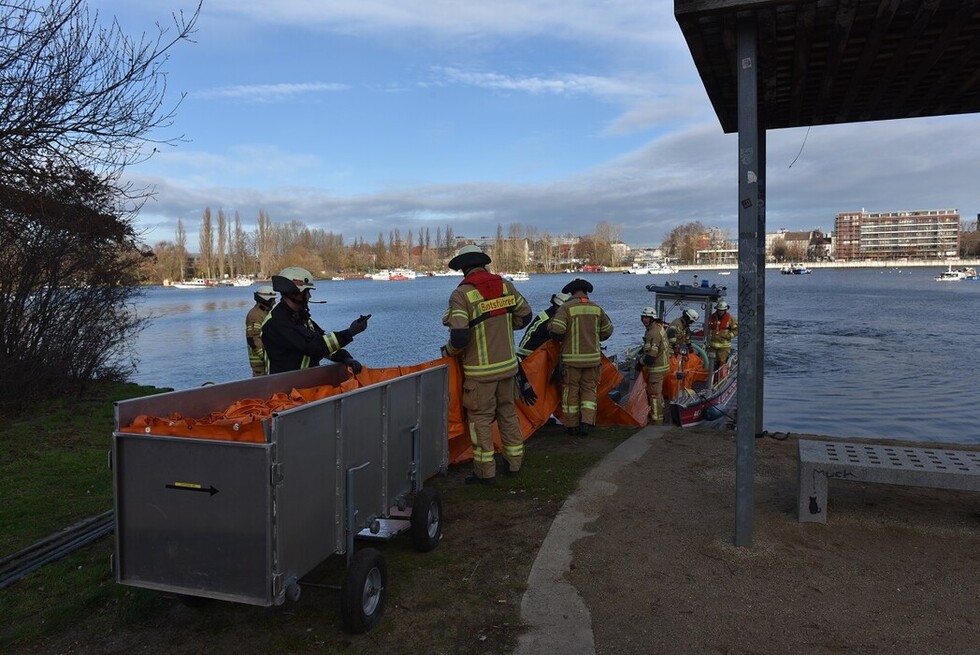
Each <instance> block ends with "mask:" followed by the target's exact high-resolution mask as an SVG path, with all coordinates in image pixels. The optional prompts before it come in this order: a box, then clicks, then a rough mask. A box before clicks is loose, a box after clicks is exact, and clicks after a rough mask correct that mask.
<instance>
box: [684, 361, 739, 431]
mask: <svg viewBox="0 0 980 655" xmlns="http://www.w3.org/2000/svg"><path fill="white" fill-rule="evenodd" d="M735 378H736V376H735V375H734V374H733V375H731V376H730V377H729V378H728V379H727V380H726V381H725V382H723V383H722V385H721V386H720V387H718V388H716V389H714V390H713V391H712V393H711V395H704V396H701V400H699V401H698V402H695V403H691V404H689V405H671V414H672V416H673V420H674V423H675V424H677V425H679V426H681V427H682V428H691V427H694V426H696V425H701V424H702V423H706V422H711V421H716V420H718V419H720V418H721V417H722V416H724V415H726V414H727V413H728V407H729V406H730V405H731V404H732V400H734V399H735V393H736V391H737V390H738V382H737V380H736V379H735Z"/></svg>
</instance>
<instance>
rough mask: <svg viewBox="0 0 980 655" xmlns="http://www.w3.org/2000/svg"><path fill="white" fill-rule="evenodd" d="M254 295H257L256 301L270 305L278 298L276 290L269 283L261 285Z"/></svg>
mask: <svg viewBox="0 0 980 655" xmlns="http://www.w3.org/2000/svg"><path fill="white" fill-rule="evenodd" d="M252 295H253V296H254V297H255V302H258V303H262V304H263V305H268V304H269V303H270V302H271V301H273V300H275V299H276V292H275V290H274V289H273V288H272V287H271V286H270V285H268V284H263V285H262V286H260V287H259V288H258V289H256V291H255V293H254V294H252Z"/></svg>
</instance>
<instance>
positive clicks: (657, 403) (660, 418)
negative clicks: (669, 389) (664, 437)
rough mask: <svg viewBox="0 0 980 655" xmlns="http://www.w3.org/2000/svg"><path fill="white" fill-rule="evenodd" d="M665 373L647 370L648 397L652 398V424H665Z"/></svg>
mask: <svg viewBox="0 0 980 655" xmlns="http://www.w3.org/2000/svg"><path fill="white" fill-rule="evenodd" d="M665 375H666V374H665V373H651V372H649V371H647V397H648V398H649V400H650V424H651V425H663V422H664V376H665Z"/></svg>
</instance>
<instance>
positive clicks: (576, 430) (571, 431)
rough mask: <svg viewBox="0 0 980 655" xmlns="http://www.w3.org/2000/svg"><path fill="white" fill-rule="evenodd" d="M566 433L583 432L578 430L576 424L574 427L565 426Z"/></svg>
mask: <svg viewBox="0 0 980 655" xmlns="http://www.w3.org/2000/svg"><path fill="white" fill-rule="evenodd" d="M565 434H581V432H579V431H578V426H577V425H576V426H575V427H572V428H565Z"/></svg>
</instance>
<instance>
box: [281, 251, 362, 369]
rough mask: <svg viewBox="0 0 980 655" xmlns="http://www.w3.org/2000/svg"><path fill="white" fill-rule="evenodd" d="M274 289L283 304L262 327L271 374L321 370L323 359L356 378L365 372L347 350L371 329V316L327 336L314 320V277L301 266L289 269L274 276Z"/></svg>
mask: <svg viewBox="0 0 980 655" xmlns="http://www.w3.org/2000/svg"><path fill="white" fill-rule="evenodd" d="M272 288H273V289H274V290H275V291H278V292H279V295H280V297H281V299H282V301H281V302H280V303H279V304H278V305H276V307H275V308H274V309H273V310H272V312H270V314H269V316H268V318H267V319H266V321H265V323H264V324H263V325H262V343H263V345H264V346H265V356H266V365H267V369H268V372H269V373H282V372H284V371H295V370H298V369H302V368H308V367H310V366H317V365H318V364H319V363H320V360H321V359H330V360H331V361H334V362H338V363H342V364H346V365H347V366H348V367H349V368H350V369H351V370H352V371H353V372H354V373H355V374H357V373H360V372H361V364H360V363H359V362H358V361H357V360H356V359H354V358H353V357H352V356H351V354H350V353H349V352H347V351H346V350H344V346H346V345H347V344H349V343H350V342H351V341H353V339H354V335H356V334H360V333H361V332H363V331H364V330H366V329H367V322H368V319H369V318H371V315H370V314H367V315H362V316H360V317H359V318H356V319H354V320H353V321H352V322H351V324H350V327H348V328H347V329H346V330H338V331H336V332H327V331H325V330H324V329H323V328H321V327H320V326H319V325H317V324H316V322H315V321H314V320H313V319H312V317H311V316H310V310H309V302H310V292H311V291H313V290H315V289H316V287H314V286H313V274H312V273H310V272H309V271H308V270H306V269H305V268H302V267H299V266H289V267H287V268H284V269H282V271H280V272H279V275H273V276H272Z"/></svg>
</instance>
